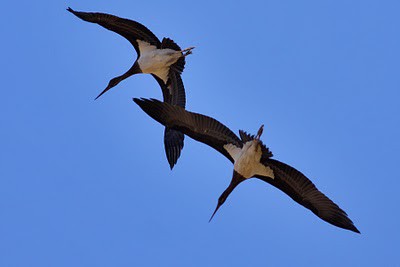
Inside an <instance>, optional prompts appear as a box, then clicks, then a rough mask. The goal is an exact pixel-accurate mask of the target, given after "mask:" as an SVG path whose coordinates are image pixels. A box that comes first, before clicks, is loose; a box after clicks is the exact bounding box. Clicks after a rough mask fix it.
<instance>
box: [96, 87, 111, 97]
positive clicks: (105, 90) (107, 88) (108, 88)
mask: <svg viewBox="0 0 400 267" xmlns="http://www.w3.org/2000/svg"><path fill="white" fill-rule="evenodd" d="M111 88H112V86H110V85H108V86H107V87H106V89H104V90H103V92H101V93H100V94H99V95H98V96H96V98H95V99H94V100H97V98H99V97H100V96H102V95H103V94H104V93H105V92H107V91H108V90H110V89H111Z"/></svg>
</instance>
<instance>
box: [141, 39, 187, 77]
mask: <svg viewBox="0 0 400 267" xmlns="http://www.w3.org/2000/svg"><path fill="white" fill-rule="evenodd" d="M138 44H139V50H140V57H139V59H138V64H139V67H140V69H141V70H142V72H143V73H152V74H155V75H157V76H158V77H160V78H161V79H162V80H164V82H167V79H168V72H169V67H170V66H171V65H172V64H174V63H175V62H176V61H178V59H179V58H180V57H181V56H182V53H181V52H180V51H175V50H172V49H169V48H167V49H157V48H156V47H155V46H153V45H150V44H148V43H146V42H143V41H140V40H138Z"/></svg>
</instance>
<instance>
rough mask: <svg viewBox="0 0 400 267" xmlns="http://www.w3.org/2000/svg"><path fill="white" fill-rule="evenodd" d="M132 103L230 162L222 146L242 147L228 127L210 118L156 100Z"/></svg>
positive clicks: (135, 99)
mask: <svg viewBox="0 0 400 267" xmlns="http://www.w3.org/2000/svg"><path fill="white" fill-rule="evenodd" d="M133 101H135V103H136V104H138V105H139V106H140V107H141V108H142V109H143V111H144V112H146V113H147V114H148V115H149V116H150V117H152V118H153V119H155V120H156V121H158V122H159V123H161V124H163V125H165V126H166V127H169V128H172V129H174V130H177V131H180V132H182V133H183V134H186V135H188V136H189V137H191V138H193V139H194V140H196V141H199V142H202V143H205V144H207V145H209V146H211V147H212V148H214V149H216V150H217V151H219V152H220V153H222V154H223V155H224V156H225V157H227V158H228V159H229V160H230V161H231V162H233V159H232V157H231V156H230V155H229V153H228V152H227V151H226V150H225V149H224V145H226V144H228V143H230V144H234V145H236V146H238V147H242V145H243V143H242V141H241V140H240V139H239V138H238V137H237V136H236V135H235V134H234V133H233V132H232V131H231V130H230V129H229V128H228V127H226V126H225V125H223V124H222V123H220V122H219V121H217V120H215V119H213V118H211V117H208V116H205V115H202V114H198V113H193V112H189V111H186V110H185V109H183V108H181V107H179V106H173V105H170V104H168V103H165V102H160V101H158V100H156V99H143V98H142V99H138V98H134V99H133Z"/></svg>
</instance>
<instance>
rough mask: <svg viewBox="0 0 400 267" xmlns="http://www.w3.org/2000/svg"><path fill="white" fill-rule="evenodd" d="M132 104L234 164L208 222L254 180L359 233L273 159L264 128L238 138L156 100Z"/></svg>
mask: <svg viewBox="0 0 400 267" xmlns="http://www.w3.org/2000/svg"><path fill="white" fill-rule="evenodd" d="M133 101H135V103H136V104H138V105H139V106H140V107H141V108H142V109H143V111H144V112H146V113H147V114H148V115H149V116H150V117H152V118H153V119H155V120H156V121H158V122H159V123H161V124H163V125H165V126H166V127H170V128H172V129H175V130H178V131H180V132H182V133H184V134H186V135H188V136H189V137H191V138H193V139H195V140H197V141H199V142H202V143H205V144H207V145H209V146H211V147H213V148H214V149H216V150H217V151H219V152H220V153H222V154H223V155H224V156H225V157H227V158H228V159H229V160H230V161H231V162H232V163H233V164H234V167H233V177H232V181H231V183H230V184H229V186H228V188H227V189H226V190H225V191H224V192H223V193H222V195H221V196H220V197H219V199H218V204H217V207H216V209H215V211H214V213H213V214H212V216H211V218H210V221H211V219H212V218H213V217H214V215H215V213H216V212H217V210H218V209H219V208H220V207H221V205H222V204H224V202H225V200H226V199H227V198H228V196H229V194H230V193H231V192H232V191H233V189H235V187H236V186H237V185H239V184H240V183H241V182H243V181H245V180H246V179H249V178H252V177H256V178H258V179H261V180H262V181H265V182H267V183H269V184H271V185H273V186H275V187H277V188H278V189H280V190H282V191H283V192H285V193H286V194H287V195H289V196H290V197H291V198H292V199H293V200H294V201H296V202H297V203H299V204H300V205H302V206H304V207H306V208H307V209H309V210H311V211H312V212H313V213H314V214H315V215H317V216H318V217H320V218H321V219H322V220H324V221H326V222H328V223H330V224H333V225H335V226H337V227H340V228H344V229H347V230H350V231H353V232H356V233H360V231H359V230H358V229H357V228H356V227H355V225H354V224H353V222H352V221H351V220H350V219H349V217H348V216H347V214H346V212H344V211H343V210H342V209H341V208H339V206H338V205H337V204H335V203H334V202H333V201H332V200H330V199H329V198H328V197H327V196H325V195H324V194H323V193H321V192H320V191H319V190H318V189H317V188H316V187H315V185H314V184H313V183H312V182H311V181H310V180H309V179H308V178H307V177H306V176H305V175H304V174H302V173H301V172H299V171H298V170H296V169H295V168H293V167H291V166H289V165H287V164H285V163H283V162H280V161H278V160H275V159H272V153H271V151H270V150H269V148H267V147H266V146H265V145H264V144H263V142H262V141H261V140H260V137H261V134H262V132H263V125H262V126H261V127H260V129H259V130H258V133H257V135H256V136H254V135H250V134H248V133H246V132H244V131H242V130H240V131H239V134H240V138H239V137H238V136H237V135H236V134H234V133H233V132H232V131H231V130H230V129H229V128H227V127H226V126H225V125H223V124H222V123H220V122H219V121H217V120H215V119H213V118H211V117H208V116H205V115H202V114H198V113H193V112H189V111H186V110H185V109H183V108H181V107H178V106H172V105H170V104H168V103H163V102H160V101H158V100H155V99H150V100H149V99H143V98H142V99H137V98H134V99H133Z"/></svg>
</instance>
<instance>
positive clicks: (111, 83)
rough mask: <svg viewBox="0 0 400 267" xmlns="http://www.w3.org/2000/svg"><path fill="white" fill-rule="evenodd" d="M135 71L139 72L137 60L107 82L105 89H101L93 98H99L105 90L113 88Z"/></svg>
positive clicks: (135, 72)
mask: <svg viewBox="0 0 400 267" xmlns="http://www.w3.org/2000/svg"><path fill="white" fill-rule="evenodd" d="M137 73H141V70H140V67H139V65H138V63H137V61H136V62H135V64H133V66H132V67H131V68H130V69H129V70H128V71H127V72H125V73H124V74H122V75H121V76H117V77H115V78H112V79H111V80H110V81H109V82H108V85H107V87H106V89H104V90H103V92H101V93H100V94H99V95H98V96H97V97H96V98H95V99H97V98H99V97H100V96H102V95H103V94H104V93H105V92H107V91H108V90H110V89H111V88H113V87H114V86H116V85H117V84H119V83H120V82H121V81H122V80H125V79H126V78H128V77H130V76H132V75H134V74H137Z"/></svg>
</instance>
